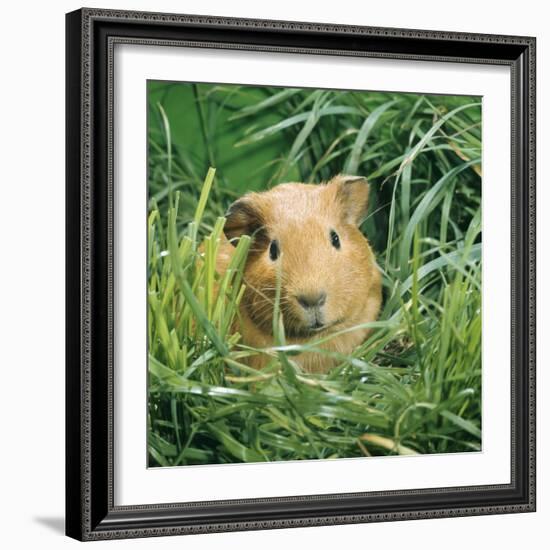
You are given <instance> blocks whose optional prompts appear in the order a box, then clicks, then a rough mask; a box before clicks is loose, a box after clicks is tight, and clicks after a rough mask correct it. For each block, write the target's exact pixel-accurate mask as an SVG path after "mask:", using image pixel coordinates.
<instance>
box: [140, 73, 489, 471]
mask: <svg viewBox="0 0 550 550" xmlns="http://www.w3.org/2000/svg"><path fill="white" fill-rule="evenodd" d="M147 110H148V112H147V120H148V124H147V134H148V135H147V143H148V145H147V147H148V151H147V154H148V158H147V163H148V167H147V168H148V196H147V219H145V218H144V222H143V223H144V224H145V223H146V224H147V232H148V239H147V240H148V245H147V262H148V275H147V277H148V280H147V289H148V291H147V305H146V307H147V321H148V328H147V330H148V418H147V430H148V437H147V439H148V466H149V467H173V466H186V465H198V464H226V463H238V462H271V461H291V460H314V459H338V458H356V457H379V456H398V455H422V454H433V453H464V452H472V451H474V452H475V451H480V450H481V449H482V418H481V410H482V408H481V380H482V362H481V336H482V334H481V331H482V322H481V320H482V317H481V316H482V310H481V280H482V279H481V273H482V272H481V269H482V264H481V242H482V235H481V217H482V211H481V193H482V190H481V187H482V185H481V182H482V165H481V148H482V143H481V123H482V105H481V98H480V97H468V96H454V95H420V94H415V93H393V92H390V91H357V90H352V91H350V90H330V89H307V88H283V87H265V86H244V85H236V84H223V83H219V84H206V83H197V82H169V81H157V80H149V81H148V82H147Z"/></svg>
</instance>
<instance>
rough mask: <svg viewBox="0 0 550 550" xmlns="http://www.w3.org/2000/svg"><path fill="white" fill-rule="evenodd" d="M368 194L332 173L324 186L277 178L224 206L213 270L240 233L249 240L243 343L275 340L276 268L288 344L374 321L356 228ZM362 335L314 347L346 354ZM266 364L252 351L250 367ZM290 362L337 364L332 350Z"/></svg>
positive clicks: (369, 255)
mask: <svg viewBox="0 0 550 550" xmlns="http://www.w3.org/2000/svg"><path fill="white" fill-rule="evenodd" d="M368 198H369V185H368V183H367V181H366V180H365V179H364V178H362V177H353V176H344V175H338V176H336V177H334V178H333V179H332V180H330V181H329V182H328V183H324V184H304V183H283V184H280V185H277V186H275V187H273V188H272V189H270V190H268V191H264V192H260V193H247V194H246V195H244V196H243V197H241V198H240V199H238V200H237V201H235V202H234V203H233V204H232V205H231V206H230V208H229V210H228V212H227V214H226V219H227V221H226V224H225V229H224V231H225V236H226V238H227V240H224V242H222V243H221V247H220V252H219V255H218V260H217V264H216V269H217V271H218V273H223V272H224V271H225V269H226V268H227V265H228V263H229V260H230V259H231V254H232V251H233V250H234V248H233V247H234V246H235V244H236V243H237V241H238V239H239V237H241V236H242V235H250V236H251V237H252V243H251V247H250V252H249V254H248V258H247V261H246V265H245V271H244V283H245V285H246V289H245V292H244V295H243V297H242V300H241V303H240V322H239V326H238V330H239V331H240V332H241V334H242V341H243V343H244V344H246V345H248V346H253V347H258V348H263V347H269V346H272V345H274V341H273V330H272V325H273V306H274V302H275V294H276V289H277V277H278V273H279V274H280V275H279V276H280V280H281V297H280V309H281V313H282V319H283V325H284V331H285V337H286V342H287V344H303V343H306V342H309V341H311V340H314V339H315V340H317V339H321V338H324V337H326V336H329V335H331V334H334V333H337V332H338V333H340V332H341V331H344V330H345V329H350V328H352V327H355V326H357V325H362V324H364V323H369V322H372V321H375V320H376V319H377V317H378V313H379V310H380V304H381V301H382V290H381V276H380V271H379V268H378V266H377V264H376V261H375V257H374V254H373V251H372V249H371V247H370V245H369V242H368V240H367V239H366V238H365V236H364V235H363V233H362V232H361V231H360V229H359V225H360V224H361V222H362V221H363V220H364V218H365V216H366V213H367V207H368ZM368 333H369V329H368V328H358V329H356V330H351V331H348V332H344V333H343V334H338V335H337V336H334V337H332V338H328V339H327V340H326V341H325V342H323V343H322V344H320V346H319V347H320V348H321V349H324V350H326V351H329V352H337V353H338V354H343V355H349V354H351V353H352V352H353V350H354V349H355V348H356V347H357V346H358V345H360V344H361V343H362V342H363V341H364V340H365V338H366V337H367V335H368ZM265 361H266V359H265V357H264V356H261V355H257V356H254V357H253V358H252V359H251V360H250V364H251V366H254V367H256V368H261V367H262V366H264V364H265ZM295 361H296V362H297V363H299V364H300V366H301V367H302V368H303V369H304V370H305V371H307V372H315V373H324V372H327V371H328V370H329V369H330V368H331V367H332V366H334V365H335V364H336V362H337V361H336V360H335V359H334V357H331V356H330V354H321V353H315V352H307V353H302V354H300V355H298V356H296V357H295Z"/></svg>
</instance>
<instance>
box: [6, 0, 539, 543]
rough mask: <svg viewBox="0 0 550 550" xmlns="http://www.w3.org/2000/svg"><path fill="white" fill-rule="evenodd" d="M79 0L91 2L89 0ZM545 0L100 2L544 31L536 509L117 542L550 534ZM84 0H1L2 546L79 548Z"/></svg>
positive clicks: (505, 538)
mask: <svg viewBox="0 0 550 550" xmlns="http://www.w3.org/2000/svg"><path fill="white" fill-rule="evenodd" d="M82 1H84V0H82ZM545 4H546V3H545V2H542V1H537V0H523V1H522V2H517V1H515V2H511V1H509V0H503V1H501V2H499V3H496V2H491V3H489V2H486V3H483V2H480V1H479V0H461V1H460V2H453V3H450V4H449V3H445V2H441V0H439V1H438V0H420V1H419V2H410V1H408V0H393V1H392V2H391V3H389V2H383V1H379V2H368V3H367V2H364V3H363V2H357V1H353V0H339V1H338V2H336V3H330V2H327V3H326V4H324V5H323V4H321V2H314V3H313V2H302V3H300V2H296V1H295V0H294V1H292V0H277V1H276V2H256V3H252V2H246V1H245V0H232V1H230V2H228V1H227V0H225V1H224V0H187V1H186V2H176V1H173V0H160V1H157V2H153V1H151V0H149V1H142V0H103V1H102V2H99V3H98V2H93V1H90V2H87V3H86V5H88V6H93V7H108V8H122V9H139V10H155V11H167V12H177V13H182V12H184V13H198V14H211V15H227V16H236V17H258V18H271V19H289V20H304V21H308V20H309V21H319V22H329V23H349V24H362V25H375V26H379V25H380V26H388V27H409V28H424V29H440V30H451V31H465V32H483V33H485V32H487V33H503V34H525V35H533V36H536V37H537V39H538V83H539V86H538V98H539V100H538V154H539V170H538V181H539V195H538V204H539V208H538V211H539V224H538V231H539V243H541V244H540V245H539V259H538V264H539V272H538V281H539V316H538V317H539V318H538V323H539V324H538V326H539V329H538V334H539V351H538V356H539V377H538V381H539V382H538V395H539V416H538V418H539V430H538V434H539V439H538V441H539V444H538V448H539V459H538V463H539V471H538V480H539V481H538V485H539V498H538V512H537V513H535V514H516V515H508V516H491V517H472V518H458V519H445V520H423V521H407V522H396V523H395V522H394V523H386V524H372V525H351V526H339V527H321V528H315V529H311V528H307V529H290V530H279V531H261V532H250V533H231V534H216V535H200V536H193V537H185V538H182V537H172V538H163V539H154V540H153V539H142V540H136V541H118V542H109V543H93V544H105V545H109V546H110V547H113V546H114V547H117V548H129V547H134V548H138V547H139V548H152V547H153V545H155V548H158V547H161V548H162V547H165V548H168V547H171V548H175V547H181V546H182V545H186V546H187V547H190V548H197V549H202V548H219V547H220V546H226V545H232V546H235V545H238V546H239V547H240V548H242V549H247V548H254V549H255V548H258V547H266V548H280V547H287V548H300V547H315V548H319V549H324V548H334V547H342V546H344V545H346V546H347V545H349V546H350V547H365V546H368V547H370V548H388V547H389V548H397V547H406V548H408V549H410V550H413V549H416V548H418V549H420V548H422V549H431V548H434V549H435V548H438V549H439V548H445V549H448V550H451V549H454V548H460V549H462V550H463V549H466V548H472V549H478V548H483V547H485V546H490V547H493V548H499V549H501V550H506V549H508V548H510V549H511V548H518V547H520V546H523V545H525V543H527V544H530V545H531V546H532V547H533V548H542V547H543V546H544V543H542V542H538V540H544V539H546V538H547V526H548V523H547V522H548V521H549V520H550V482H549V480H550V476H548V475H547V474H546V473H545V470H546V469H545V468H544V466H543V465H544V463H545V461H546V460H547V457H548V456H549V455H550V452H549V445H550V436H549V434H548V431H547V429H546V426H547V421H549V420H550V406H549V405H548V404H547V403H545V400H544V396H545V394H546V391H548V389H549V388H548V385H549V383H548V380H549V379H550V377H549V376H547V375H546V373H545V372H544V365H545V364H546V363H547V362H548V352H549V348H548V346H546V347H545V346H544V344H545V340H547V338H545V333H547V331H548V325H547V324H546V322H545V321H546V318H545V315H544V310H545V307H550V292H549V291H548V287H547V286H546V285H545V281H547V280H548V279H549V277H550V262H549V257H548V254H545V248H546V247H545V246H544V241H545V239H546V238H548V239H550V216H547V215H546V212H545V208H546V206H545V205H549V204H550V191H549V190H548V185H545V183H547V182H548V181H550V167H549V166H548V164H547V163H546V155H545V152H546V153H547V152H548V148H549V145H550V144H549V135H550V130H549V127H548V124H549V123H550V120H549V111H550V109H549V107H548V104H547V102H546V101H545V99H546V98H548V97H549V92H550V83H549V78H550V62H549V58H550V55H549V54H550V30H548V21H549V19H548V16H547V14H546V13H545ZM80 6H81V4H80V2H78V1H69V0H62V1H58V2H56V3H50V2H37V1H34V0H33V1H30V2H29V1H27V2H21V3H18V4H16V3H15V2H12V3H10V4H7V5H6V4H5V5H3V8H2V23H3V25H2V31H1V33H0V45H1V47H0V52H1V53H0V55H1V60H2V62H1V65H0V71H1V72H0V74H1V82H2V84H1V86H0V95H1V102H0V107H1V115H0V120H1V132H0V140H1V146H0V152H1V159H2V162H1V171H0V174H1V176H0V177H1V188H0V189H1V192H2V198H1V199H0V224H1V226H0V243H1V245H0V246H1V248H0V251H1V269H0V278H1V280H0V289H1V292H0V315H1V317H0V319H1V321H2V325H1V331H0V342H1V354H0V373H1V383H0V392H1V393H0V395H1V397H0V419H1V420H0V422H1V424H0V426H1V431H0V446H1V449H2V451H1V453H0V507H1V511H0V526H1V527H0V541H2V546H3V547H4V548H9V549H15V548H29V547H30V548H32V547H33V546H38V545H39V546H40V548H42V549H44V550H48V549H50V548H65V547H71V546H72V547H75V546H76V545H77V543H76V542H75V541H72V540H70V539H67V538H65V537H64V536H63V513H64V449H63V446H64V432H63V426H64V396H63V392H64V123H65V122H64V75H65V67H64V39H65V36H64V25H65V23H64V13H65V12H67V11H71V10H73V9H77V8H79V7H80Z"/></svg>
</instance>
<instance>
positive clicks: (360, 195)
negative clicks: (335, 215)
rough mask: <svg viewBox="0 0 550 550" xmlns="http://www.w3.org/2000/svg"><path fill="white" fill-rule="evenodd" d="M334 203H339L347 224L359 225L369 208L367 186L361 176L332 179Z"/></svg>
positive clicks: (340, 176) (365, 180) (342, 176)
mask: <svg viewBox="0 0 550 550" xmlns="http://www.w3.org/2000/svg"><path fill="white" fill-rule="evenodd" d="M331 184H332V185H336V186H337V189H336V201H337V202H339V203H340V205H341V207H342V212H343V215H344V218H345V221H346V222H347V223H351V224H353V225H361V223H362V222H363V220H364V219H365V216H366V215H367V210H368V207H369V184H368V182H367V179H366V178H364V177H363V176H344V175H339V176H336V177H335V178H333V180H332V181H331Z"/></svg>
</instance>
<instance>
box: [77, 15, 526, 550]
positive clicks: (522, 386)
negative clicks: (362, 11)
mask: <svg viewBox="0 0 550 550" xmlns="http://www.w3.org/2000/svg"><path fill="white" fill-rule="evenodd" d="M66 30H67V36H66V55H67V57H66V63H67V81H66V93H67V132H66V139H67V179H66V186H67V187H66V206H67V213H66V214H67V215H66V220H67V241H66V260H67V272H66V275H67V280H66V293H67V295H66V298H67V302H66V303H67V311H66V319H67V321H66V391H67V393H66V532H67V535H69V536H71V537H74V538H77V539H80V540H99V539H112V538H127V537H141V536H160V535H175V534H187V533H203V532H216V531H234V530H246V529H273V528H283V527H301V526H314V525H334V524H343V523H356V522H372V521H391V520H406V519H420V518H437V517H450V516H465V515H477V514H496V513H511V512H529V511H534V510H535V39H534V38H531V37H519V36H497V35H482V34H463V33H453V32H435V31H419V30H405V29H388V28H376V27H356V26H340V25H328V24H316V23H298V22H286V21H267V20H252V19H232V18H219V17H210V16H195V15H175V14H160V13H140V12H125V11H111V10H102V9H81V10H78V11H75V12H72V13H69V14H67V27H66ZM116 43H139V44H151V45H172V46H173V45H177V46H194V47H204V48H233V49H246V50H256V51H258V50H260V51H267V52H273V51H278V52H280V51H283V52H290V53H315V54H325V55H337V56H350V55H352V56H365V57H386V58H393V59H413V60H429V61H452V62H459V63H461V62H462V63H463V62H470V63H471V62H474V63H483V64H500V65H507V66H509V67H510V68H511V75H512V79H511V92H512V105H511V107H512V108H511V128H512V142H511V152H512V181H511V195H512V210H511V217H512V250H511V257H512V288H511V296H512V331H511V344H512V357H511V363H512V408H511V411H510V415H511V428H512V449H511V450H512V453H511V456H512V463H511V483H510V484H506V485H491V486H474V487H458V488H457V487H455V488H443V489H422V490H404V491H385V492H378V493H346V494H332V495H304V496H301V497H282V498H261V499H253V500H252V499H249V500H231V501H223V502H199V503H173V504H143V505H137V506H124V507H121V506H114V500H113V461H112V448H113V418H112V416H113V415H112V411H113V391H112V384H113V378H112V374H113V349H112V348H113V323H112V320H113V311H112V303H113V300H112V298H113V172H112V166H113V149H112V131H113V95H112V93H113V70H114V67H113V49H114V45H115V44H116Z"/></svg>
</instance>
